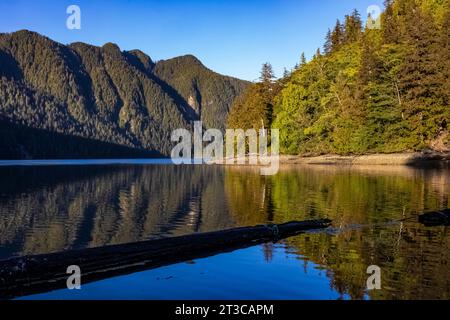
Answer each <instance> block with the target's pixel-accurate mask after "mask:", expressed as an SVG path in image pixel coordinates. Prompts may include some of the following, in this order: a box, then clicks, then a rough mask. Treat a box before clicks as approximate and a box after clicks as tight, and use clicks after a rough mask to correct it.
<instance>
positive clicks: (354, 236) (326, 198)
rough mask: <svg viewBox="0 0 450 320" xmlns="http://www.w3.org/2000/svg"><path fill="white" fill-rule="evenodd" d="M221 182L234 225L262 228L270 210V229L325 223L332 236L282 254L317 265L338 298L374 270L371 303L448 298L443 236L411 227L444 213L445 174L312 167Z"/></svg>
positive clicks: (309, 239)
mask: <svg viewBox="0 0 450 320" xmlns="http://www.w3.org/2000/svg"><path fill="white" fill-rule="evenodd" d="M225 181H226V191H227V196H228V200H229V203H230V210H231V215H232V216H233V217H234V218H235V219H236V221H237V223H238V224H243V225H245V224H249V225H252V224H258V223H263V222H265V221H266V219H267V216H268V213H270V212H272V213H273V221H275V222H277V223H279V222H283V221H288V220H304V219H310V218H316V217H329V218H330V219H332V220H333V221H334V226H335V227H336V229H337V230H336V231H337V232H336V234H334V235H330V234H327V233H313V234H307V235H302V236H298V237H294V238H290V239H288V240H287V244H288V245H289V247H290V248H289V249H288V250H289V251H290V252H292V253H297V254H301V255H304V256H305V257H306V259H309V260H312V261H314V262H315V263H317V264H319V265H323V266H325V267H326V268H327V269H328V270H329V271H327V273H328V275H329V277H330V279H331V285H332V287H333V288H334V289H336V290H337V291H338V292H340V293H341V294H342V295H344V294H349V295H350V296H351V297H353V298H363V297H364V295H365V294H367V292H366V291H365V285H366V279H367V276H368V275H367V274H366V269H367V267H368V266H369V265H373V264H375V265H379V266H380V267H381V269H382V289H383V290H381V291H372V292H370V297H372V298H393V299H408V298H409V299H412V298H441V299H448V298H449V297H450V287H449V282H448V279H450V269H449V268H448V264H449V262H450V250H449V249H450V235H449V233H448V230H447V228H446V227H437V228H427V227H424V226H422V225H420V224H418V223H417V222H416V221H417V215H416V214H417V213H420V212H423V211H427V210H434V209H437V208H443V207H450V200H449V199H450V172H449V171H440V170H416V169H412V168H405V167H399V168H397V169H393V168H390V169H389V168H387V167H382V168H375V167H370V168H363V167H361V168H352V169H350V168H348V167H347V168H339V167H334V166H331V167H330V166H326V167H317V166H313V167H307V168H305V167H293V168H285V169H282V170H281V171H280V173H279V174H278V175H276V176H274V177H261V176H260V175H259V174H258V171H257V170H254V169H252V168H245V169H242V168H240V169H235V168H228V169H227V174H226V178H225ZM268 194H270V195H271V197H272V200H271V201H269V200H268V199H267V195H268ZM271 202H272V203H273V210H272V211H271V210H268V208H269V207H270V206H269V204H270V203H271ZM403 218H406V221H404V222H402V223H400V222H398V223H393V224H392V223H391V224H389V223H388V222H389V221H393V220H397V221H398V220H400V219H403ZM266 249H267V248H266ZM264 254H265V255H266V257H268V256H270V255H269V254H268V253H267V250H266V251H265V252H264Z"/></svg>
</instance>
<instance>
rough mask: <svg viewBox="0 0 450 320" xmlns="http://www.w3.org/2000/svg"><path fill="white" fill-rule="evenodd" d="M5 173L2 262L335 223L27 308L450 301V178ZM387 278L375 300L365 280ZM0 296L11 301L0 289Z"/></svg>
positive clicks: (0, 187) (339, 172)
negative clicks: (199, 235)
mask: <svg viewBox="0 0 450 320" xmlns="http://www.w3.org/2000/svg"><path fill="white" fill-rule="evenodd" d="M168 163H169V162H167V161H161V160H158V161H156V162H152V161H136V160H134V161H131V162H128V161H124V160H121V161H120V163H118V162H114V161H113V162H106V163H105V162H99V163H92V162H85V161H72V162H64V161H62V162H61V161H56V162H51V163H48V162H38V163H29V162H8V163H4V162H3V163H0V259H6V258H9V257H15V256H21V255H30V254H39V253H49V252H60V251H64V250H70V249H78V248H87V247H98V246H105V245H110V244H119V243H127V242H134V241H140V240H146V239H153V238H162V237H172V236H177V235H183V234H190V233H196V232H205V231H215V230H222V229H226V228H230V227H235V226H249V225H257V224H261V223H267V222H274V223H282V222H287V221H291V220H306V219H315V218H330V219H332V220H333V226H332V228H330V229H329V230H326V231H319V232H309V233H305V234H301V235H299V236H296V237H292V238H289V239H286V240H284V241H282V242H280V243H277V244H271V243H270V244H264V245H259V246H255V247H251V248H246V249H241V250H237V251H234V252H231V253H225V254H220V255H216V256H213V257H209V258H203V259H198V260H196V261H188V262H186V263H179V264H174V265H172V266H168V267H162V268H158V269H154V270H147V271H143V272H138V273H134V274H130V275H126V276H120V277H115V278H111V279H107V280H102V281H98V282H94V283H90V284H85V285H83V287H82V290H79V291H69V290H58V291H53V292H49V293H42V294H39V295H34V296H31V297H25V298H27V299H41V298H45V299H48V298H50V299H61V298H64V299H413V298H415V299H449V298H450V265H449V263H450V250H449V245H450V233H449V230H448V227H425V226H423V225H421V224H419V223H418V222H417V216H418V214H420V213H422V212H424V211H430V210H435V209H441V208H449V207H450V200H449V196H450V170H449V169H417V168H412V167H401V166H398V167H388V166H384V167H378V166H371V167H345V166H344V167H339V166H282V167H281V168H280V171H279V173H278V174H277V175H275V176H261V175H260V174H259V169H258V168H252V167H222V166H206V165H205V166H196V165H185V166H174V165H170V164H168ZM370 265H378V266H379V267H380V268H381V277H382V278H381V290H372V291H368V290H367V289H366V280H367V277H368V276H369V275H368V274H367V273H366V269H367V267H368V266H370ZM0 290H1V288H0Z"/></svg>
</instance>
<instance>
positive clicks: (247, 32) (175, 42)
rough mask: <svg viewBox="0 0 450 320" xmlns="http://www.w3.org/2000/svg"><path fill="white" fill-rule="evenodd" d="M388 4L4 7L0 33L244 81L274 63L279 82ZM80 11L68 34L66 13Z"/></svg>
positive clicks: (125, 2) (230, 0)
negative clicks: (346, 27)
mask: <svg viewBox="0 0 450 320" xmlns="http://www.w3.org/2000/svg"><path fill="white" fill-rule="evenodd" d="M382 2H383V1H382V0H320V1H318V0H53V1H51V0H0V32H12V31H17V30H20V29H29V30H32V31H37V32H39V33H41V34H44V35H46V36H48V37H50V38H52V39H54V40H56V41H59V42H61V43H64V44H68V43H72V42H76V41H82V42H86V43H90V44H94V45H103V44H104V43H106V42H114V43H117V44H118V45H119V46H120V48H121V49H122V50H131V49H141V50H142V51H144V52H145V53H147V54H148V55H149V56H151V57H152V59H153V60H161V59H168V58H172V57H175V56H178V55H184V54H193V55H195V56H197V57H198V58H199V59H200V60H201V61H202V62H203V63H204V64H205V65H206V66H207V67H209V68H211V69H213V70H214V71H217V72H219V73H222V74H227V75H231V76H235V77H239V78H242V79H246V80H255V79H257V78H258V75H259V70H260V68H261V64H262V63H264V62H271V63H272V65H273V66H274V69H275V71H276V74H277V76H280V75H281V74H282V72H283V68H284V67H287V68H288V69H289V68H292V67H293V66H294V65H295V64H296V63H297V61H299V59H300V58H299V57H300V54H301V52H303V51H304V52H305V54H306V57H307V58H310V57H311V56H312V55H313V54H314V52H315V51H316V49H317V48H318V47H321V46H322V44H323V42H324V36H325V34H326V31H327V29H328V28H332V27H333V25H334V24H335V22H336V19H337V18H343V17H344V15H345V14H348V13H350V12H351V11H352V10H353V9H354V8H356V9H358V11H359V12H360V13H361V15H362V17H363V18H364V19H365V17H366V15H367V14H366V11H367V8H368V7H369V6H370V5H379V6H380V7H381V8H382ZM73 4H74V5H78V6H79V7H80V9H81V30H69V29H67V27H66V20H67V17H68V16H69V15H68V14H67V13H66V9H67V7H68V6H69V5H73Z"/></svg>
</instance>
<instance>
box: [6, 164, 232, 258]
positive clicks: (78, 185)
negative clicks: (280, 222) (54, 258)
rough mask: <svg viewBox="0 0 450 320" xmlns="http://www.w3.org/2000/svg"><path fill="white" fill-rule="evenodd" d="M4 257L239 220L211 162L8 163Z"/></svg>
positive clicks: (197, 229) (187, 230)
mask: <svg viewBox="0 0 450 320" xmlns="http://www.w3.org/2000/svg"><path fill="white" fill-rule="evenodd" d="M1 170H2V171H1V176H2V178H3V179H2V180H1V182H0V248H1V249H0V257H6V256H11V255H18V254H34V253H44V252H55V251H62V250H66V249H71V248H81V247H93V246H103V245H108V244H116V243H126V242H133V241H139V240H143V239H148V238H151V237H154V236H170V235H179V234H185V233H192V232H200V231H209V230H218V229H222V228H226V227H230V226H231V225H232V220H231V219H230V218H229V217H228V216H227V210H225V208H226V205H225V203H224V200H223V198H222V199H221V198H220V197H219V198H218V197H217V194H219V195H220V194H223V193H224V191H223V171H222V170H220V168H212V167H205V168H200V167H191V166H189V167H187V166H183V167H169V166H146V167H139V166H134V167H114V168H113V167H106V168H100V167H38V168H36V167H34V168H33V167H29V168H15V169H12V168H9V169H5V168H3V169H1Z"/></svg>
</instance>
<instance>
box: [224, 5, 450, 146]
mask: <svg viewBox="0 0 450 320" xmlns="http://www.w3.org/2000/svg"><path fill="white" fill-rule="evenodd" d="M449 17H450V14H449V6H448V1H438V0H421V1H415V0H397V1H386V10H385V12H384V13H383V14H382V17H381V25H382V28H381V30H377V29H366V30H364V31H363V30H362V22H361V18H360V17H359V14H358V12H357V11H354V12H353V13H352V14H351V15H349V16H346V17H345V22H344V24H341V23H340V22H339V20H338V21H337V23H336V26H335V28H334V30H333V31H329V33H328V34H327V37H326V42H325V45H324V49H325V50H324V51H325V54H323V55H322V54H320V53H318V54H316V55H315V56H314V58H313V59H312V60H311V61H310V62H308V63H305V64H302V65H301V66H299V68H297V69H296V70H295V71H294V72H293V73H292V74H290V75H289V78H288V79H281V80H280V81H279V84H280V85H281V86H282V90H281V92H280V93H279V94H277V95H275V96H274V97H273V99H272V104H273V113H274V120H273V123H272V127H273V128H278V129H280V142H281V151H282V152H284V153H288V154H323V153H337V154H362V153H370V152H400V151H409V150H421V149H423V148H437V147H436V146H438V145H439V147H438V148H437V150H439V151H443V150H446V149H448V148H449V147H448V146H445V145H443V144H445V143H446V142H447V135H448V131H449V129H450V127H449V126H450V108H449V105H448V101H449V96H448V95H449V92H450V85H449V79H450V72H449V63H450V56H449V54H450V51H449V49H450V48H449V41H448V39H449ZM254 98H255V97H254V95H253V94H250V93H247V94H245V95H244V96H243V97H241V98H240V100H239V103H238V106H237V109H236V110H234V111H233V112H232V114H230V117H231V116H232V118H233V119H241V118H243V117H245V116H244V113H247V112H248V111H249V110H248V108H250V107H249V106H248V105H251V103H250V104H249V103H247V101H253V100H252V99H254ZM246 99H247V100H246ZM252 103H253V102H252ZM247 104H248V105H247ZM239 108H240V110H241V112H240V111H239ZM246 108H247V109H246ZM250 109H251V108H250ZM437 142H439V143H437Z"/></svg>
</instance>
